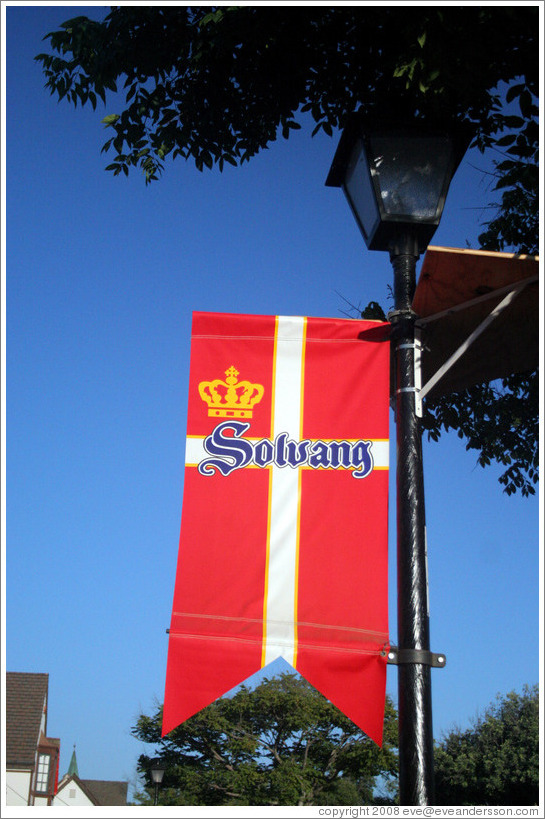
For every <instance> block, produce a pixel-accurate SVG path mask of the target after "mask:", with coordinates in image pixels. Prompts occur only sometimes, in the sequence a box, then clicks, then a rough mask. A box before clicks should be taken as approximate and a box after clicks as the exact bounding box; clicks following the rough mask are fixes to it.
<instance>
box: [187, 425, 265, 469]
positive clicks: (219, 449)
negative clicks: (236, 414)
mask: <svg viewBox="0 0 545 819" xmlns="http://www.w3.org/2000/svg"><path fill="white" fill-rule="evenodd" d="M249 428H250V424H246V423H244V422H242V421H224V422H223V424H218V426H217V427H216V428H215V429H214V431H213V432H212V434H211V435H208V437H207V438H205V439H204V448H205V449H206V451H207V452H208V454H209V455H218V456H219V457H217V458H205V460H204V461H201V462H200V464H199V466H198V470H199V472H200V474H201V475H213V474H214V472H215V470H216V469H217V470H218V471H219V472H221V474H222V475H229V473H230V472H232V471H233V469H242V467H244V466H247V465H248V464H249V463H250V462H251V460H252V456H253V447H252V444H251V442H250V441H246V440H244V438H241V437H240V436H241V435H244V433H245V432H246V430H247V429H249ZM228 429H230V430H232V431H233V434H234V436H235V437H234V438H232V437H231V436H227V435H224V432H226V430H228Z"/></svg>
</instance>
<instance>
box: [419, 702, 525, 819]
mask: <svg viewBox="0 0 545 819" xmlns="http://www.w3.org/2000/svg"><path fill="white" fill-rule="evenodd" d="M435 775H436V792H437V804H438V805H537V804H539V693H538V688H537V686H534V687H532V688H529V687H525V688H524V691H523V693H522V694H517V693H516V692H511V693H510V694H507V696H505V697H499V696H498V698H497V700H496V703H495V704H493V705H491V706H490V708H488V709H487V711H486V712H485V714H484V716H483V717H482V718H481V719H479V720H478V721H477V722H476V723H475V725H474V727H473V728H470V729H468V730H466V731H459V730H455V731H452V732H451V733H450V734H449V735H448V736H447V737H446V738H445V739H443V741H442V742H440V743H439V744H438V746H437V747H436V750H435Z"/></svg>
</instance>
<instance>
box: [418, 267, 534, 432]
mask: <svg viewBox="0 0 545 819" xmlns="http://www.w3.org/2000/svg"><path fill="white" fill-rule="evenodd" d="M537 279H538V276H531V277H530V278H529V279H524V280H523V281H520V282H517V283H516V284H515V285H514V286H513V285H509V286H508V287H504V288H500V289H498V290H494V291H492V292H491V293H487V294H486V295H485V296H481V297H479V298H476V299H473V300H472V301H469V302H465V303H464V304H461V305H457V306H456V307H454V308H451V309H449V310H444V311H443V312H442V313H436V314H435V315H433V316H428V317H427V318H424V319H418V320H417V322H416V327H415V330H416V338H417V339H418V344H419V346H420V350H419V353H420V355H415V383H419V381H420V378H421V329H422V327H423V326H425V325H426V324H428V323H429V322H431V321H434V320H435V319H438V318H440V317H441V316H444V315H449V314H451V313H453V312H455V310H461V309H465V308H467V307H470V306H472V305H473V304H477V303H479V302H481V301H484V300H486V299H488V298H492V297H493V296H497V295H498V294H500V293H503V292H506V291H507V295H506V296H504V298H503V299H502V300H501V301H500V303H499V304H497V305H496V307H495V308H494V309H493V310H492V311H491V312H490V313H489V314H488V316H487V317H486V318H485V319H484V320H483V321H482V322H481V323H480V324H479V326H478V327H476V328H475V330H473V332H472V333H471V334H470V335H469V336H468V337H467V339H466V340H465V341H464V342H463V343H462V344H461V345H460V346H459V347H458V349H457V350H456V351H455V352H454V353H453V354H452V355H451V356H450V358H448V359H447V360H446V361H445V363H444V364H443V365H442V366H441V367H439V369H438V370H437V371H436V372H435V373H434V375H432V376H431V378H430V379H429V380H428V381H427V383H426V384H424V386H423V387H421V389H420V391H419V392H418V393H417V396H416V414H417V415H418V417H419V418H421V417H422V399H423V398H424V397H425V396H426V395H427V394H428V392H429V391H430V390H431V389H432V388H433V387H434V386H435V385H436V384H437V383H438V382H439V381H440V380H441V378H443V376H444V375H445V373H447V372H448V371H449V370H450V368H451V367H452V366H453V365H454V364H455V363H456V362H457V361H458V359H459V358H461V356H462V355H463V354H464V353H465V352H466V351H467V350H468V349H469V347H470V346H471V345H472V344H473V342H474V341H475V340H476V339H477V338H478V337H479V336H480V335H481V333H483V332H484V330H486V328H487V327H488V325H489V324H491V323H492V322H493V321H494V319H496V318H497V317H498V316H499V315H500V314H501V313H503V311H504V310H505V309H506V308H507V307H508V306H509V305H510V304H511V302H512V301H513V300H514V299H515V298H516V297H517V296H518V294H519V293H520V292H521V291H522V290H523V289H524V288H525V287H526V286H527V285H529V284H531V283H533V282H535V281H537ZM417 369H418V373H416V370H417Z"/></svg>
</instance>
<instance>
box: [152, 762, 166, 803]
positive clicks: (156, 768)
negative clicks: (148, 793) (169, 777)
mask: <svg viewBox="0 0 545 819" xmlns="http://www.w3.org/2000/svg"><path fill="white" fill-rule="evenodd" d="M165 768H166V766H165V764H164V763H163V762H161V760H160V759H154V761H153V763H152V766H151V769H150V773H151V779H152V781H153V784H154V785H155V798H154V801H153V804H154V805H157V801H158V797H159V785H160V784H161V782H162V781H163V776H164V775H165Z"/></svg>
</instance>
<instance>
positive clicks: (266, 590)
mask: <svg viewBox="0 0 545 819" xmlns="http://www.w3.org/2000/svg"><path fill="white" fill-rule="evenodd" d="M275 337H276V334H275ZM273 384H274V380H273ZM268 473H269V502H268V509H267V553H266V555H265V583H264V587H263V638H262V639H263V642H262V645H261V668H263V667H264V666H265V656H266V653H267V599H268V596H269V562H270V557H271V496H272V469H269V470H268Z"/></svg>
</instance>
